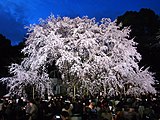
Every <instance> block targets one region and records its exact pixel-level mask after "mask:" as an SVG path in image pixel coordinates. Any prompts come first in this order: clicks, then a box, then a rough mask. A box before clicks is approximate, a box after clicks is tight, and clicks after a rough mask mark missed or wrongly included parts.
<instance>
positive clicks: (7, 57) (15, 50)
mask: <svg viewBox="0 0 160 120" xmlns="http://www.w3.org/2000/svg"><path fill="white" fill-rule="evenodd" d="M21 49H22V47H21V46H20V45H17V46H12V45H11V41H10V40H8V39H7V38H6V37H5V36H3V35H2V34H0V78H2V77H8V76H11V75H10V73H9V72H8V66H10V65H11V63H15V62H16V63H20V61H21V58H22V57H23V55H22V53H21ZM6 92H7V90H6V86H5V85H2V83H0V96H2V95H4V94H5V93H6Z"/></svg>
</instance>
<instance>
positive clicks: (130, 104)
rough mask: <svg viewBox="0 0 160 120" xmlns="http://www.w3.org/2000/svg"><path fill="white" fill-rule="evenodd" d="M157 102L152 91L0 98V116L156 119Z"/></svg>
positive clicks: (22, 119)
mask: <svg viewBox="0 0 160 120" xmlns="http://www.w3.org/2000/svg"><path fill="white" fill-rule="evenodd" d="M159 105H160V99H159V98H158V97H155V96H153V95H148V96H141V97H138V98H137V97H133V96H121V97H120V96H116V97H109V96H106V97H104V96H99V95H96V96H83V97H80V96H76V97H74V98H73V97H69V96H49V97H48V99H47V100H46V99H41V98H35V99H30V100H26V99H24V98H22V97H19V98H2V99H1V101H0V120H159V118H160V111H159V110H160V106H159Z"/></svg>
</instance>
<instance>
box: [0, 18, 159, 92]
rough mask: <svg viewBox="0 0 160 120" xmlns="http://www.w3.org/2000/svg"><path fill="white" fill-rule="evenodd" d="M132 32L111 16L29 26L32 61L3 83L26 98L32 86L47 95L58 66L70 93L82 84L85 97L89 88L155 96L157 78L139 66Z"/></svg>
mask: <svg viewBox="0 0 160 120" xmlns="http://www.w3.org/2000/svg"><path fill="white" fill-rule="evenodd" d="M129 33H130V30H129V29H128V28H123V29H122V30H120V27H119V26H116V23H115V22H111V21H110V19H106V18H104V19H102V21H101V22H100V23H96V22H95V19H88V18H87V17H83V18H79V17H77V18H74V19H70V18H68V17H64V18H60V17H58V18H55V17H53V16H50V17H49V18H48V19H47V20H44V21H43V20H42V21H41V22H40V24H38V25H32V26H30V27H29V33H28V34H29V37H28V39H27V41H26V44H25V45H26V47H24V49H23V50H22V52H23V53H24V54H25V55H26V57H25V58H24V59H23V61H22V62H21V63H20V64H19V65H18V64H12V65H11V66H10V73H11V74H13V76H12V77H10V78H2V79H1V80H2V81H4V82H6V83H7V85H8V86H9V87H10V92H14V93H19V94H20V92H21V91H20V89H23V86H24V85H26V84H28V83H30V84H32V85H34V86H35V87H36V89H37V90H38V91H39V92H41V93H43V92H44V91H45V89H46V88H47V89H50V87H51V86H49V85H50V83H51V81H50V80H49V74H48V71H47V65H49V64H52V63H53V62H55V65H56V66H57V67H58V70H59V71H60V73H61V78H62V80H63V83H64V84H65V85H67V87H68V90H69V89H72V88H73V87H75V86H76V88H77V92H79V94H83V90H87V91H89V92H90V93H91V94H94V93H98V92H100V91H103V92H104V94H108V95H118V94H122V93H123V94H132V95H139V94H141V93H155V92H156V91H155V89H154V88H153V87H152V84H154V77H153V76H152V73H150V72H149V71H148V69H142V68H141V69H140V68H139V66H138V62H139V61H140V60H141V55H140V54H139V53H138V52H137V51H136V47H135V45H136V43H135V42H133V39H129ZM50 92H52V91H50Z"/></svg>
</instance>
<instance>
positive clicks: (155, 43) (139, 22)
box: [117, 8, 160, 80]
mask: <svg viewBox="0 0 160 120" xmlns="http://www.w3.org/2000/svg"><path fill="white" fill-rule="evenodd" d="M119 23H122V28H123V27H127V26H130V27H131V29H132V31H131V36H130V37H131V38H133V37H135V39H134V41H135V42H137V43H138V45H137V50H138V52H139V53H140V54H141V55H142V60H141V61H140V63H139V65H140V66H145V67H148V66H150V70H151V71H153V72H156V73H157V74H156V77H157V78H158V79H159V80H160V75H159V73H160V63H159V61H160V59H159V58H160V57H159V56H160V52H159V48H160V46H159V40H158V39H157V38H156V37H157V32H158V29H159V26H160V19H159V16H158V15H156V14H155V12H154V11H153V10H151V9H145V8H143V9H141V10H140V11H139V12H133V11H129V12H126V13H125V14H124V15H122V16H119V17H118V18H117V24H119Z"/></svg>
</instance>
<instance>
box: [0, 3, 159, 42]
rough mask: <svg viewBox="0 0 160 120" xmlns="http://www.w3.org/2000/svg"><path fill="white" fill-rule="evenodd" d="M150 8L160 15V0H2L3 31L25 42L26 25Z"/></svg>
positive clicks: (0, 21)
mask: <svg viewBox="0 0 160 120" xmlns="http://www.w3.org/2000/svg"><path fill="white" fill-rule="evenodd" d="M141 8H150V9H152V10H153V11H155V13H156V14H158V15H160V0H0V33H1V34H3V35H4V36H6V37H7V38H8V39H10V40H12V45H15V44H18V43H19V42H20V41H22V39H23V36H24V35H25V33H26V31H25V29H24V27H25V26H28V25H29V24H33V23H38V20H39V18H43V19H46V18H47V17H48V16H49V15H50V14H51V13H52V14H54V15H55V16H57V15H59V16H68V17H77V16H80V17H82V16H86V15H87V16H88V17H89V18H92V17H95V18H96V19H97V20H100V19H101V18H103V17H107V18H111V19H112V20H114V19H116V18H117V16H120V15H123V14H124V13H125V12H126V11H139V10H140V9H141Z"/></svg>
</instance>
